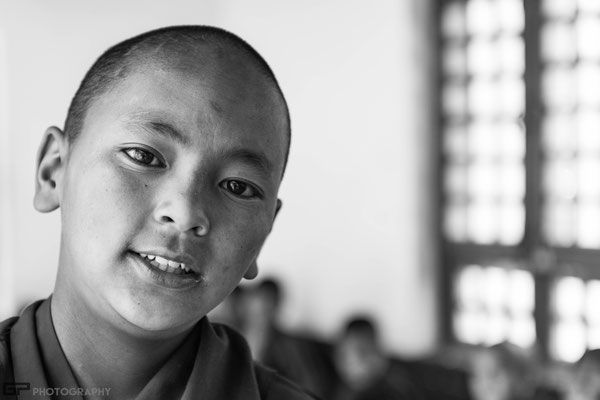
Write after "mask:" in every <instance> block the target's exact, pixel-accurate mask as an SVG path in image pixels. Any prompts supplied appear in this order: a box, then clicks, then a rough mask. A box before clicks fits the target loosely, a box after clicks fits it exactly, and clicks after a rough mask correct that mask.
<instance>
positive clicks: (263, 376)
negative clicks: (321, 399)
mask: <svg viewBox="0 0 600 400" xmlns="http://www.w3.org/2000/svg"><path fill="white" fill-rule="evenodd" d="M254 370H255V372H256V380H257V382H258V386H259V389H260V394H261V398H262V399H264V400H317V397H316V396H313V395H311V394H309V393H307V392H306V391H304V390H303V389H301V388H300V387H299V386H298V385H296V384H295V383H293V382H292V381H290V380H288V379H286V378H284V377H283V376H281V375H279V374H278V373H277V372H275V371H274V370H272V369H270V368H267V367H265V366H263V365H261V364H255V367H254Z"/></svg>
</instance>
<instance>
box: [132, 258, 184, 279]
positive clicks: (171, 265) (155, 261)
mask: <svg viewBox="0 0 600 400" xmlns="http://www.w3.org/2000/svg"><path fill="white" fill-rule="evenodd" d="M136 254H137V255H139V256H140V257H142V258H143V259H145V260H147V261H148V263H150V265H152V266H153V267H156V268H158V269H160V270H161V271H164V272H166V273H169V274H175V275H187V274H193V271H192V270H191V269H190V268H188V267H187V266H186V265H185V264H184V263H180V262H177V261H173V260H168V259H166V258H163V257H160V256H157V255H154V254H144V253H136Z"/></svg>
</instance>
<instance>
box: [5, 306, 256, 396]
mask: <svg viewBox="0 0 600 400" xmlns="http://www.w3.org/2000/svg"><path fill="white" fill-rule="evenodd" d="M50 302H51V298H48V299H46V300H43V301H38V302H36V303H34V304H32V305H31V306H29V307H28V308H27V309H26V310H25V311H24V312H23V314H22V315H21V317H20V318H19V320H18V321H17V323H16V324H15V325H14V326H13V328H12V330H11V333H10V341H11V347H12V351H11V353H12V360H13V361H12V363H13V373H14V382H15V383H29V385H30V389H29V390H23V391H21V392H20V395H19V399H20V400H51V399H65V400H66V399H69V400H83V399H84V397H86V395H87V396H90V395H93V394H95V395H96V396H98V397H100V398H102V397H103V396H106V397H107V398H108V395H109V394H110V390H108V392H107V391H106V389H110V388H80V387H79V385H78V384H77V381H76V379H75V377H74V374H73V372H72V371H71V368H70V366H69V363H68V361H67V359H66V358H65V355H64V353H63V352H62V349H61V346H60V343H59V342H58V338H57V336H56V332H55V331H54V326H53V324H52V317H51V314H50ZM189 351H196V352H197V353H196V358H195V359H193V360H191V363H190V365H185V364H179V363H178V361H177V360H181V358H179V357H177V356H176V355H177V354H178V353H179V352H189ZM86 390H87V391H86ZM174 394H176V396H175V397H174V396H173V395H174ZM157 398H180V399H182V400H192V399H198V398H202V399H203V400H220V399H228V400H238V399H239V400H242V399H243V400H255V399H256V400H259V399H260V392H259V388H258V384H257V380H256V376H255V372H254V368H253V361H252V357H251V356H250V352H249V351H248V349H247V346H246V345H245V343H244V341H243V339H241V338H240V337H239V336H238V335H235V334H231V333H230V332H228V331H227V329H226V328H224V327H222V326H213V325H211V324H210V323H209V322H208V320H207V319H206V318H203V319H202V320H201V321H200V322H199V323H198V324H197V325H196V327H195V328H194V330H193V331H192V333H191V334H190V335H189V336H188V338H187V339H186V340H185V341H184V343H183V344H182V345H181V346H180V347H179V348H178V349H177V350H176V352H175V353H174V354H173V356H171V357H170V358H169V359H168V360H167V361H166V362H165V363H164V365H163V366H162V367H161V368H160V370H159V371H158V372H157V373H156V374H155V375H154V376H153V377H152V378H151V379H150V381H149V382H148V383H147V385H146V386H145V387H144V389H143V390H142V391H141V392H140V394H139V395H138V396H137V397H136V400H146V399H157Z"/></svg>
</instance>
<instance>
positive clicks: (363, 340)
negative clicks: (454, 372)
mask: <svg viewBox="0 0 600 400" xmlns="http://www.w3.org/2000/svg"><path fill="white" fill-rule="evenodd" d="M334 359H335V366H336V369H337V372H338V375H339V378H340V379H339V382H338V385H337V388H336V391H335V395H334V397H333V398H334V399H335V400H404V399H406V400H409V399H410V400H414V399H422V396H421V394H420V393H419V392H417V390H416V388H415V387H414V386H413V385H412V384H411V383H410V382H409V380H408V379H407V377H406V376H405V375H403V374H399V373H398V371H396V370H394V369H393V368H391V362H390V359H389V358H388V357H387V355H385V354H384V352H383V350H382V348H381V346H380V345H379V340H378V337H377V329H376V328H375V324H374V323H373V322H372V321H371V320H370V319H369V318H368V317H355V318H352V319H351V320H350V321H349V322H348V323H347V324H346V327H345V329H344V331H343V332H342V335H341V337H340V339H339V342H338V343H337V347H336V351H335V358H334Z"/></svg>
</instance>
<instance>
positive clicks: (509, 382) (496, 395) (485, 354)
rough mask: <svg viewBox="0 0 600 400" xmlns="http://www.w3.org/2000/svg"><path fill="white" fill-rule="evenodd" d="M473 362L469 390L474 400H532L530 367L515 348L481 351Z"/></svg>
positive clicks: (490, 348) (519, 350) (532, 390)
mask: <svg viewBox="0 0 600 400" xmlns="http://www.w3.org/2000/svg"><path fill="white" fill-rule="evenodd" d="M472 361H473V362H472V364H471V373H470V378H469V389H470V392H471V396H472V398H473V400H524V399H533V398H534V392H535V379H534V374H533V372H532V370H533V368H531V367H532V366H531V365H529V363H528V361H527V359H526V357H525V355H524V354H522V350H521V349H519V348H517V347H516V346H514V345H511V344H509V343H501V344H497V345H494V346H492V347H489V348H485V349H481V350H480V351H478V352H477V353H476V354H475V357H474V358H473V360H472Z"/></svg>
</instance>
